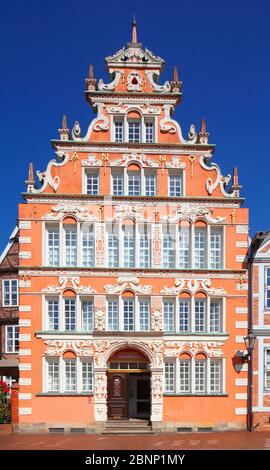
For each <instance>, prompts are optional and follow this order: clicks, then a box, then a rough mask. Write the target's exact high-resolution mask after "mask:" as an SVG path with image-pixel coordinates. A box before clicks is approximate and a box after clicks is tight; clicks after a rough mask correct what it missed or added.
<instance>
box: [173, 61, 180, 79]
mask: <svg viewBox="0 0 270 470" xmlns="http://www.w3.org/2000/svg"><path fill="white" fill-rule="evenodd" d="M173 81H174V82H179V78H178V69H177V65H175V66H174V69H173Z"/></svg>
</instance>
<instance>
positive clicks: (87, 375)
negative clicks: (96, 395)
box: [82, 360, 93, 392]
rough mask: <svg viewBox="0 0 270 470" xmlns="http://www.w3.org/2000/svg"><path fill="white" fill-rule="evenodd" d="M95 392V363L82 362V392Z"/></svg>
mask: <svg viewBox="0 0 270 470" xmlns="http://www.w3.org/2000/svg"><path fill="white" fill-rule="evenodd" d="M92 390H93V362H92V361H84V360H83V361H82V391H83V392H91V391H92Z"/></svg>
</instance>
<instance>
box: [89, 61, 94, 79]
mask: <svg viewBox="0 0 270 470" xmlns="http://www.w3.org/2000/svg"><path fill="white" fill-rule="evenodd" d="M93 78H94V68H93V64H90V66H89V80H92V79H93Z"/></svg>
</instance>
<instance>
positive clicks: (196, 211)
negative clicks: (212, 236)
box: [160, 204, 226, 224]
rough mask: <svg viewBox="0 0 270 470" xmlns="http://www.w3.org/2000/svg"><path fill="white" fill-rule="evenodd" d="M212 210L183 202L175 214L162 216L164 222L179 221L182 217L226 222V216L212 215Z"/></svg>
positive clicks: (217, 222) (218, 222)
mask: <svg viewBox="0 0 270 470" xmlns="http://www.w3.org/2000/svg"><path fill="white" fill-rule="evenodd" d="M212 212H213V211H212V210H209V209H207V208H206V207H202V206H199V205H194V204H181V205H180V206H179V207H178V208H177V210H176V211H175V212H174V214H173V215H168V216H163V217H161V219H160V220H161V221H162V222H169V223H178V222H180V221H181V220H182V219H189V220H190V221H192V222H195V221H196V220H198V219H200V220H201V219H204V220H205V221H206V222H209V223H211V224H220V223H224V222H226V217H220V216H218V217H212Z"/></svg>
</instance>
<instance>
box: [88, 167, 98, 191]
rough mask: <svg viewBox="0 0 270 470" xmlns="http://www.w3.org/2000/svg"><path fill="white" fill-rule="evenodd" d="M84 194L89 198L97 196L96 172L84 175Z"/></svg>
mask: <svg viewBox="0 0 270 470" xmlns="http://www.w3.org/2000/svg"><path fill="white" fill-rule="evenodd" d="M86 193H87V194H90V195H91V196H97V195H98V194H99V173H98V171H88V172H87V173H86Z"/></svg>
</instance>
